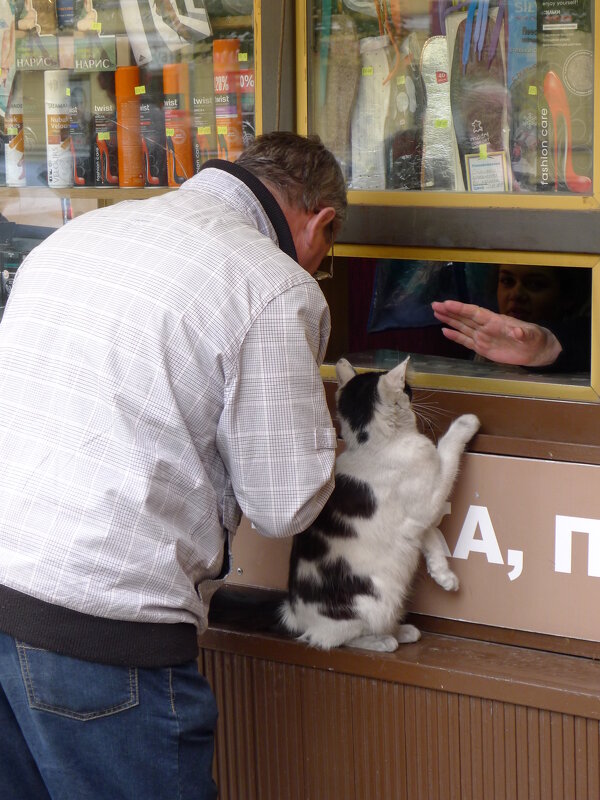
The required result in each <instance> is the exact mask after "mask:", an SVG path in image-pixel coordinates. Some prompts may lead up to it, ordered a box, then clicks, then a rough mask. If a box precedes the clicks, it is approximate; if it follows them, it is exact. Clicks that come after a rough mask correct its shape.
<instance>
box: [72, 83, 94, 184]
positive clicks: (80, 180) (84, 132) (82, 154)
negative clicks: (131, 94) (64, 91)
mask: <svg viewBox="0 0 600 800" xmlns="http://www.w3.org/2000/svg"><path fill="white" fill-rule="evenodd" d="M69 88H70V90H71V93H70V98H71V120H70V131H71V152H72V154H73V183H74V185H75V186H93V185H94V168H93V167H94V158H93V155H94V147H93V139H92V112H91V76H89V75H78V76H77V75H74V76H72V77H71V79H70V82H69Z"/></svg>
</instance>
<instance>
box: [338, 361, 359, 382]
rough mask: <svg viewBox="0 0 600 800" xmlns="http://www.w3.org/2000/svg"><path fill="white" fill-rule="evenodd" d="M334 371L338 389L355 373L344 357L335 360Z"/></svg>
mask: <svg viewBox="0 0 600 800" xmlns="http://www.w3.org/2000/svg"><path fill="white" fill-rule="evenodd" d="M335 373H336V375H337V379H338V386H339V388H340V389H341V388H342V386H345V385H346V384H347V383H348V381H351V380H352V378H354V376H355V375H356V371H355V370H354V367H353V366H352V364H351V363H350V362H349V361H347V360H346V359H345V358H340V360H339V361H338V362H337V364H336V365H335Z"/></svg>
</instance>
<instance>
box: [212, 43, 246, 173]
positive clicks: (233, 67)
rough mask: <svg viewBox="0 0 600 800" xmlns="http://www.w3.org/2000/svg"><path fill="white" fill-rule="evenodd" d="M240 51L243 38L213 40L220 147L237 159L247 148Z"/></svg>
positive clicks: (222, 153) (221, 154) (229, 157)
mask: <svg viewBox="0 0 600 800" xmlns="http://www.w3.org/2000/svg"><path fill="white" fill-rule="evenodd" d="M239 53H240V40H239V39H215V40H214V42H213V67H214V77H215V117H216V122H217V151H218V155H219V158H224V159H226V160H228V161H235V159H236V158H237V157H238V156H239V155H240V154H241V152H242V150H243V149H244V145H243V138H242V98H241V93H240V72H239V61H238V58H239Z"/></svg>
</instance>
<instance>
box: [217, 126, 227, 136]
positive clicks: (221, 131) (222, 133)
mask: <svg viewBox="0 0 600 800" xmlns="http://www.w3.org/2000/svg"><path fill="white" fill-rule="evenodd" d="M217 133H218V134H219V136H227V125H217Z"/></svg>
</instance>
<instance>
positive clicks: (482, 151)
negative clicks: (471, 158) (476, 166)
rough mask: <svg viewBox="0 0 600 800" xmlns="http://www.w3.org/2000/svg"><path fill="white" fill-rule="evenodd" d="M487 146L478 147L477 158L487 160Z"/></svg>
mask: <svg viewBox="0 0 600 800" xmlns="http://www.w3.org/2000/svg"><path fill="white" fill-rule="evenodd" d="M487 157H488V155H487V144H480V145H479V158H487Z"/></svg>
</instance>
